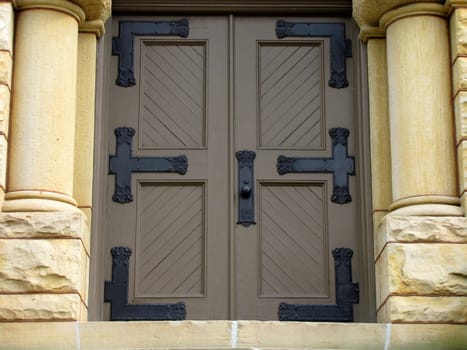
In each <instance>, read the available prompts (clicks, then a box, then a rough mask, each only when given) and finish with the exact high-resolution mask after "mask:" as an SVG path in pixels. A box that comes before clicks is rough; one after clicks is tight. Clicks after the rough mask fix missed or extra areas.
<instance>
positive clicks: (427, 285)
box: [375, 243, 467, 307]
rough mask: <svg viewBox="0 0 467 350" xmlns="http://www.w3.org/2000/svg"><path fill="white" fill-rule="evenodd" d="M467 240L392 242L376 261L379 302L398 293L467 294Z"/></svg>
mask: <svg viewBox="0 0 467 350" xmlns="http://www.w3.org/2000/svg"><path fill="white" fill-rule="evenodd" d="M466 256H467V245H466V244H443V243H439V244H423V243H420V244H403V243H388V244H387V245H386V247H385V249H384V250H383V253H382V254H381V256H380V257H379V259H378V260H377V261H376V267H375V268H376V276H377V277H378V278H377V280H378V282H377V306H378V307H379V306H380V305H381V304H382V303H384V301H385V300H386V298H387V297H388V296H390V295H394V294H398V295H401V294H410V295H414V294H415V295H416V294H418V295H433V296H437V295H440V296H445V295H462V296H467V264H466V259H465V257H466Z"/></svg>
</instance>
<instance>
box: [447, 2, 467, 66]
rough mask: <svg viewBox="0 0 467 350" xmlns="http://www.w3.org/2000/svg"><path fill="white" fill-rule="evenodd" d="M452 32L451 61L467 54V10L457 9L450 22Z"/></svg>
mask: <svg viewBox="0 0 467 350" xmlns="http://www.w3.org/2000/svg"><path fill="white" fill-rule="evenodd" d="M449 29H450V32H451V59H452V61H454V60H455V59H456V57H457V56H458V55H465V54H466V53H467V9H465V8H457V9H456V10H455V11H454V12H453V14H452V15H451V18H450V21H449Z"/></svg>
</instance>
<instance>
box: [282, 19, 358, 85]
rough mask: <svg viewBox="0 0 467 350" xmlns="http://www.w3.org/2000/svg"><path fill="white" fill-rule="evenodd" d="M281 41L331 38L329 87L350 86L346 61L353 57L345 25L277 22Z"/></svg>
mask: <svg viewBox="0 0 467 350" xmlns="http://www.w3.org/2000/svg"><path fill="white" fill-rule="evenodd" d="M276 35H277V37H278V38H279V39H282V38H285V37H288V36H291V37H323V36H326V37H329V38H330V40H331V78H330V79H329V83H328V84H329V86H331V87H333V88H336V89H341V88H345V87H347V86H349V82H348V81H347V73H346V65H345V59H346V58H347V57H352V45H351V41H350V40H347V39H345V24H344V23H292V22H286V21H283V20H280V21H277V24H276Z"/></svg>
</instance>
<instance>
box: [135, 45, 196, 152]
mask: <svg viewBox="0 0 467 350" xmlns="http://www.w3.org/2000/svg"><path fill="white" fill-rule="evenodd" d="M141 75H142V77H141V82H142V94H141V99H142V100H141V110H140V125H141V131H140V133H141V138H140V147H141V148H190V147H203V146H204V138H205V137H204V129H205V89H204V86H205V47H204V45H200V44H197V45H195V44H183V45H182V44H167V43H165V44H154V43H152V44H149V43H146V45H144V47H143V56H142V67H141Z"/></svg>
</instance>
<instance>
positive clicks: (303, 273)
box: [102, 16, 364, 320]
mask: <svg viewBox="0 0 467 350" xmlns="http://www.w3.org/2000/svg"><path fill="white" fill-rule="evenodd" d="M182 18H187V19H188V21H189V35H188V36H187V37H186V38H183V37H180V36H135V40H134V75H135V82H136V84H135V85H134V86H130V87H121V86H118V85H116V84H115V81H114V80H112V82H111V84H110V87H109V89H110V91H111V92H110V94H111V102H110V106H111V107H110V113H109V115H110V117H109V120H110V121H109V123H110V125H109V135H110V137H109V143H108V149H109V154H111V155H112V154H115V144H116V140H115V138H114V135H113V130H114V129H115V128H118V127H122V126H125V127H131V128H134V129H135V135H134V137H133V140H132V152H133V153H132V156H133V157H136V156H138V157H166V156H180V155H184V156H186V157H187V159H188V169H187V172H186V174H184V175H182V174H178V173H136V172H135V173H133V174H132V177H131V188H132V193H133V200H132V201H130V202H129V203H124V204H122V203H117V202H115V201H113V200H112V194H113V193H114V186H115V183H114V176H112V175H109V176H108V190H107V198H106V201H107V215H108V220H106V223H105V226H106V229H105V237H104V244H103V254H104V259H103V261H104V265H103V266H104V267H103V268H104V269H105V271H104V275H105V279H106V280H110V279H111V256H110V249H111V248H112V247H115V246H125V247H129V248H130V249H131V250H132V255H131V257H130V265H129V266H130V270H129V271H130V273H129V294H128V302H129V303H130V304H151V303H175V302H184V303H185V304H186V310H187V316H186V317H187V319H258V320H277V312H278V307H279V304H280V303H281V302H287V303H294V304H303V303H306V304H334V303H335V297H336V295H335V285H334V284H335V282H334V259H333V257H332V254H331V251H332V250H333V249H334V248H338V247H346V248H351V249H352V250H353V251H354V256H353V258H352V267H353V269H352V270H353V271H352V273H353V281H359V279H360V278H361V276H362V275H363V273H362V269H361V266H362V252H361V247H360V244H359V240H360V239H361V237H360V234H359V231H358V227H359V219H358V218H359V214H358V208H359V206H358V201H359V195H358V191H357V186H356V183H357V181H356V179H357V177H356V176H359V174H358V173H357V175H356V176H349V186H350V193H351V195H352V197H353V198H352V201H351V202H350V203H346V204H338V203H335V202H333V201H331V195H332V192H333V175H332V174H331V173H327V174H324V173H305V174H304V173H290V174H285V175H280V174H279V173H278V171H277V168H276V163H277V159H278V157H279V156H280V155H286V156H289V157H313V158H318V157H321V158H332V157H333V152H332V141H331V138H330V136H329V133H328V131H329V129H331V128H336V127H340V128H347V129H349V130H350V135H349V139H348V154H349V155H351V156H355V157H356V160H357V162H358V157H359V156H358V154H356V148H355V132H354V120H355V115H354V113H355V112H354V111H355V106H354V95H353V94H354V93H355V91H354V89H355V84H354V81H353V69H354V67H353V66H352V65H353V62H354V61H353V58H347V59H346V66H347V79H348V81H349V87H347V88H342V89H336V88H332V87H330V86H329V85H328V81H329V79H330V71H331V68H330V61H331V57H330V52H331V50H330V38H329V37H309V38H303V37H287V38H282V39H278V38H277V36H276V22H277V20H279V19H285V20H287V21H291V22H293V21H296V22H300V21H302V22H303V21H308V22H310V21H317V22H322V23H325V22H326V21H328V22H329V21H330V20H326V19H322V18H321V19H313V18H278V17H274V18H273V17H268V18H266V17H261V18H256V17H236V16H230V17H227V16H211V17H200V16H186V17H185V16H171V17H159V18H156V17H151V18H149V19H150V20H179V19H182ZM120 20H121V19H120V18H118V17H116V18H114V19H113V24H112V25H113V28H112V30H113V32H112V36H118V24H119V21H120ZM124 20H135V21H136V20H142V19H141V18H134V17H133V18H129V17H125V18H124ZM144 20H148V17H144ZM332 22H334V23H336V22H340V23H345V24H346V25H347V26H350V21H349V20H343V19H337V20H333V21H332ZM347 29H348V32H350V31H351V30H350V29H349V28H347ZM111 60H112V65H111V74H112V76H113V77H115V78H116V76H117V71H118V69H117V64H118V63H117V62H118V60H117V57H112V58H111ZM112 79H113V78H112ZM241 150H249V151H253V152H255V154H256V158H255V159H254V181H253V183H252V184H251V185H252V186H251V187H253V191H254V192H253V196H254V221H255V224H252V225H249V226H244V225H240V224H237V221H238V199H239V188H238V187H239V185H238V184H237V180H238V179H237V177H238V173H237V171H238V164H237V159H236V157H235V153H236V152H237V151H241ZM103 283H104V282H103V281H102V284H103ZM361 302H364V301H361ZM354 308H358V306H354ZM107 317H108V315H107Z"/></svg>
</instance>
